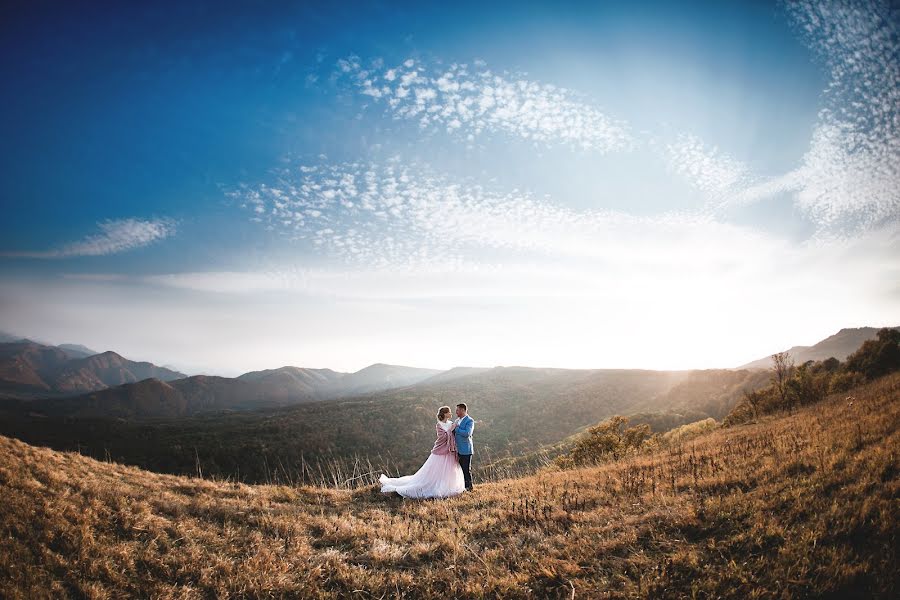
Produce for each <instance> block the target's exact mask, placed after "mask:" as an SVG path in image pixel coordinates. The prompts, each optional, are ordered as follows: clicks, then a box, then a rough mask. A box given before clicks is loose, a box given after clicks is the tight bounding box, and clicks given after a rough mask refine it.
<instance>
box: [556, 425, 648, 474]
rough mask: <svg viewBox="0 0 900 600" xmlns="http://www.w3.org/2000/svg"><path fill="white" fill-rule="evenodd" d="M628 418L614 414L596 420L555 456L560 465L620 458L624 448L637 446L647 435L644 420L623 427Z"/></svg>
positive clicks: (570, 465) (594, 462)
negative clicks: (631, 425)
mask: <svg viewBox="0 0 900 600" xmlns="http://www.w3.org/2000/svg"><path fill="white" fill-rule="evenodd" d="M627 424H628V419H627V418H626V417H622V416H619V415H616V416H614V417H611V418H609V419H607V420H606V421H603V422H602V423H599V424H597V425H595V426H593V427H591V428H590V429H588V431H587V435H586V436H585V437H583V438H581V439H580V440H578V441H577V442H576V443H575V446H574V447H573V448H572V450H570V451H569V453H568V454H566V455H563V456H560V457H558V458H557V459H556V464H557V465H558V466H560V467H562V468H573V467H579V466H584V465H595V464H599V463H602V462H606V461H608V460H617V459H619V458H622V457H623V456H625V454H627V453H628V452H630V451H632V450H635V449H637V448H640V446H641V445H642V444H643V443H644V441H645V440H646V439H647V438H648V437H650V426H649V425H647V424H646V423H644V424H642V425H637V426H636V427H626V425H627Z"/></svg>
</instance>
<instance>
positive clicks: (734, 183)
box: [663, 133, 753, 201]
mask: <svg viewBox="0 0 900 600" xmlns="http://www.w3.org/2000/svg"><path fill="white" fill-rule="evenodd" d="M663 148H664V153H665V156H666V158H667V161H668V165H669V168H670V169H671V171H672V172H674V173H676V174H677V175H679V176H680V177H682V178H683V179H685V180H686V181H687V182H688V183H690V184H691V185H692V186H694V187H695V188H697V189H698V190H700V191H701V192H703V193H704V194H706V195H707V196H708V197H709V198H710V199H711V200H719V201H721V200H723V199H724V198H725V197H727V196H728V195H729V194H734V193H735V192H737V191H740V190H742V189H744V188H745V187H746V186H748V185H749V184H750V182H751V181H752V179H753V177H752V174H751V172H750V169H749V168H748V167H747V166H746V165H745V164H744V163H742V162H741V161H739V160H737V159H735V158H734V157H732V156H730V155H728V154H726V153H724V152H722V151H720V150H719V149H718V148H717V147H715V146H712V147H710V146H708V145H707V144H704V143H703V141H702V140H701V139H700V138H699V137H697V136H696V135H692V134H688V133H683V134H681V135H679V136H678V138H677V140H675V141H674V142H671V143H668V144H665V145H664V146H663Z"/></svg>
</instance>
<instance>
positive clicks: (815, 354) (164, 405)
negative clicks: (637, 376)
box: [0, 327, 877, 419]
mask: <svg viewBox="0 0 900 600" xmlns="http://www.w3.org/2000/svg"><path fill="white" fill-rule="evenodd" d="M876 332H877V329H875V328H870V327H865V328H858V329H842V330H841V331H839V332H838V333H837V334H835V335H833V336H830V337H829V338H827V339H825V340H822V341H821V342H819V343H817V344H815V345H814V346H795V347H794V348H791V349H790V350H789V352H790V353H791V354H792V356H793V357H794V360H795V362H797V363H798V364H799V363H801V362H804V361H806V360H821V359H824V358H828V357H830V356H834V357H836V358H838V359H844V358H846V356H847V355H849V354H850V353H851V352H852V351H853V350H855V349H856V348H857V347H859V345H860V344H861V343H862V342H863V341H865V340H867V339H873V338H874V337H875V334H876ZM0 336H2V338H0V339H9V338H11V337H13V336H10V335H9V334H0ZM91 352H92V350H90V349H89V348H86V347H84V346H80V345H77V344H64V345H61V346H47V345H42V344H38V343H37V342H33V341H31V340H25V339H20V340H17V341H13V342H7V343H0V399H5V401H6V403H7V404H8V403H9V402H10V401H16V400H17V401H20V402H22V401H27V410H28V411H31V412H36V413H40V414H45V415H48V416H49V415H52V416H60V417H81V418H124V419H142V418H177V417H184V416H190V415H196V414H200V413H204V412H215V411H223V410H224V411H234V410H255V409H268V408H277V407H286V406H292V405H297V404H303V403H308V402H316V401H321V400H329V399H339V398H352V397H358V396H365V395H371V394H378V393H380V392H386V391H389V390H403V389H406V388H410V386H417V387H416V388H415V389H414V390H411V393H414V394H421V393H424V394H426V395H428V396H431V395H432V394H431V392H432V391H433V390H436V389H438V388H440V387H441V386H444V387H445V388H447V389H451V390H452V391H451V392H449V393H447V394H446V395H447V396H448V397H453V398H454V399H456V400H459V399H461V398H465V397H466V396H467V395H469V396H472V397H475V396H478V395H480V391H479V390H481V389H483V388H484V387H485V386H488V387H490V388H492V389H496V388H497V386H498V385H499V384H498V383H497V382H498V381H501V380H503V378H504V377H512V380H515V381H516V386H519V388H517V389H520V390H521V391H520V392H518V393H520V394H524V395H528V394H530V393H531V391H532V390H534V389H542V390H545V392H546V393H547V394H548V397H555V396H557V395H558V394H559V393H562V392H561V391H560V390H562V391H566V393H569V394H575V395H577V394H578V393H579V391H578V390H579V386H580V385H582V383H580V382H582V381H584V378H585V375H584V374H585V373H594V374H596V373H601V372H604V370H602V369H601V370H572V369H537V368H525V367H498V368H494V369H487V368H477V367H456V368H453V369H450V370H446V371H440V370H435V369H421V368H414V367H406V366H399V365H388V364H382V363H379V364H374V365H371V366H368V367H366V368H364V369H362V370H360V371H357V372H355V373H341V372H338V371H333V370H331V369H309V368H302V367H295V366H284V367H280V368H277V369H266V370H261V371H252V372H248V373H245V374H243V375H240V376H239V377H233V378H232V377H219V376H213V375H193V376H190V377H189V376H187V375H185V374H183V373H180V372H178V371H174V370H171V369H167V368H165V367H158V366H156V365H154V364H152V363H149V362H135V361H131V360H128V359H126V358H124V357H122V356H121V355H119V354H117V353H115V352H112V351H107V352H102V353H95V354H90V353H91ZM770 362H771V359H770V358H764V359H760V360H757V361H753V362H751V363H748V364H747V365H744V366H743V367H740V368H739V370H738V372H739V373H740V372H743V371H747V370H750V371H752V370H761V369H768V367H769V363H770ZM635 372H637V373H654V372H652V371H635ZM712 372H715V373H716V375H715V376H708V375H707V376H704V375H703V373H712ZM511 374H514V376H513V375H511ZM673 377H674V375H673ZM679 377H687V378H688V379H689V380H690V385H688V387H687V389H689V390H691V391H690V393H689V400H690V402H688V401H687V400H688V399H686V398H681V399H680V400H679V399H678V398H677V387H673V386H677V384H678V383H679V381H676V380H675V379H677V377H675V379H672V380H671V385H669V386H668V387H667V388H666V389H665V390H657V391H655V392H654V393H655V394H659V393H662V392H667V393H672V394H675V395H674V396H673V397H672V403H671V406H672V409H673V410H674V409H676V408H679V407H680V408H684V409H687V408H690V409H691V410H694V411H697V412H699V413H704V414H708V415H712V416H716V417H719V416H721V413H722V411H723V407H727V408H730V407H728V403H729V402H731V401H732V400H734V398H735V394H734V389H733V386H737V387H738V388H740V389H743V388H744V387H746V386H745V383H746V381H745V379H746V376H744V375H737V376H736V381H737V382H738V383H733V382H732V383H729V382H728V381H727V379H728V378H727V377H726V376H725V375H724V374H722V373H721V372H720V371H718V370H714V371H691V372H688V371H684V372H681V375H680V376H679ZM704 377H707V378H708V379H709V381H708V382H706V383H704V382H703V378H704ZM488 380H489V381H490V383H487V382H488ZM454 382H456V383H457V385H454ZM704 386H705V387H704ZM501 387H502V386H501ZM670 388H671V389H670ZM700 388H704V389H705V390H706V391H704V392H703V394H702V398H701V397H698V396H697V390H698V389H700ZM707 388H708V389H707ZM506 393H507V394H511V395H512V396H515V395H516V394H517V392H516V389H508V390H507V391H506ZM698 402H699V404H700V405H702V406H700V405H698V404H697V403H698ZM23 408H26V407H23ZM633 408H635V409H636V410H642V409H641V408H640V407H638V406H635V407H633Z"/></svg>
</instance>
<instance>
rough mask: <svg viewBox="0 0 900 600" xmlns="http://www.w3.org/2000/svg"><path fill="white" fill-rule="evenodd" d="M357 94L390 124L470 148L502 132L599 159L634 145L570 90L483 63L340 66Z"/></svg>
mask: <svg viewBox="0 0 900 600" xmlns="http://www.w3.org/2000/svg"><path fill="white" fill-rule="evenodd" d="M338 71H339V73H340V74H341V75H343V76H347V77H350V80H351V81H352V82H353V85H354V86H355V87H356V89H357V90H358V91H359V93H360V94H363V95H365V96H368V97H370V98H371V99H372V100H374V101H376V102H379V103H383V104H384V105H386V107H387V110H388V111H389V113H390V114H391V115H392V116H393V117H394V118H395V119H406V120H411V121H415V122H417V123H418V124H419V126H420V127H421V128H423V129H428V128H436V129H444V130H446V131H447V132H448V133H451V134H454V135H458V136H461V137H463V138H464V139H466V140H469V141H473V140H474V139H475V138H476V137H478V136H480V135H483V134H487V133H493V134H496V133H503V134H508V135H512V136H515V137H518V138H521V139H524V140H528V141H533V142H536V143H539V144H542V145H548V146H552V145H567V146H571V147H575V148H579V149H582V150H590V151H596V152H599V153H604V152H612V151H619V150H625V149H628V148H629V147H631V145H632V144H633V141H634V140H633V138H632V135H631V133H630V132H629V128H628V125H627V124H626V123H625V122H624V121H621V120H618V119H615V118H613V117H611V116H609V115H607V114H606V113H604V112H603V111H601V110H600V109H599V108H597V107H596V106H595V105H594V104H593V103H590V102H587V101H585V100H584V99H582V98H580V97H579V96H578V95H576V94H575V93H574V92H572V91H571V90H568V89H566V88H562V87H557V86H554V85H551V84H546V83H540V82H537V81H532V80H530V79H527V78H526V77H524V76H520V75H516V74H510V73H495V72H493V71H491V70H490V69H488V68H487V66H486V65H485V64H484V63H483V62H481V61H476V62H475V63H474V64H472V65H467V64H457V63H454V64H451V65H450V66H449V67H446V68H444V67H441V66H439V65H430V64H427V63H423V62H421V61H417V60H415V59H411V58H410V59H407V60H405V61H404V62H403V63H401V64H399V65H397V66H393V67H385V66H384V65H383V61H382V60H381V59H376V60H374V61H372V63H371V64H370V66H368V67H363V65H362V64H361V62H360V59H359V58H357V57H350V58H348V59H342V60H340V61H338Z"/></svg>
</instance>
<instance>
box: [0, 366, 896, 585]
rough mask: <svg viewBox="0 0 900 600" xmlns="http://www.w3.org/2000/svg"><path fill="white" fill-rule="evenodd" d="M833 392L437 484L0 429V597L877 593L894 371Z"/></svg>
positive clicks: (890, 516) (892, 440)
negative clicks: (154, 455)
mask: <svg viewBox="0 0 900 600" xmlns="http://www.w3.org/2000/svg"><path fill="white" fill-rule="evenodd" d="M852 396H854V398H853V399H852V401H851V400H849V399H848V398H846V397H845V396H841V397H832V398H830V399H828V400H826V401H825V402H823V403H820V404H818V405H814V406H810V407H807V408H805V409H803V410H801V411H799V412H797V413H795V414H793V415H790V416H778V417H768V418H766V419H764V420H763V421H761V422H760V423H757V424H753V425H747V426H741V427H736V428H731V429H721V430H717V431H715V432H712V433H710V434H708V435H705V436H703V437H700V438H696V439H695V440H693V441H690V442H688V443H686V444H685V445H684V446H679V447H675V448H670V449H666V450H662V451H657V452H655V453H652V454H646V455H639V456H634V457H631V458H629V459H627V460H625V461H622V462H620V463H616V464H611V465H606V466H602V467H598V468H593V469H584V470H578V471H569V472H549V473H544V474H542V475H541V476H539V477H531V478H524V479H516V480H507V481H502V482H498V483H493V484H484V485H481V486H479V487H478V488H477V489H476V491H475V493H473V494H470V495H465V496H463V497H461V498H455V499H451V500H446V501H418V502H416V501H408V500H402V499H399V498H391V497H385V496H382V495H381V494H379V493H377V491H376V490H375V489H373V488H365V489H361V490H357V491H356V492H353V493H351V492H344V491H333V490H326V489H320V488H288V487H274V486H247V485H242V484H227V483H216V482H210V481H203V480H197V479H188V478H183V477H176V476H170V475H158V474H153V473H149V472H145V471H141V470H138V469H135V468H132V467H125V466H122V465H117V464H106V463H101V462H96V461H94V460H91V459H88V458H86V457H82V456H79V455H78V454H71V453H59V452H54V451H51V450H47V449H42V448H35V447H32V446H28V445H26V444H24V443H22V442H19V441H16V440H12V439H9V438H0V495H2V498H3V510H2V511H0V596H2V597H8V598H26V597H28V598H31V597H42V596H52V597H61V596H65V595H69V596H73V597H81V596H87V597H105V596H109V595H121V594H128V595H135V596H143V597H147V596H158V597H213V596H228V595H232V596H276V597H277V596H301V597H310V598H313V597H331V596H333V595H334V594H340V595H342V596H344V597H360V598H369V597H375V598H378V597H383V596H384V597H387V596H393V595H401V594H402V595H405V596H408V597H433V596H444V597H497V596H501V597H529V596H532V597H541V598H544V597H554V596H560V597H569V595H570V594H571V593H572V590H575V592H576V596H577V597H651V598H665V597H686V596H687V597H690V596H691V595H692V594H695V595H697V596H699V597H708V596H726V597H751V598H752V597H775V596H777V597H785V598H789V597H810V596H817V597H818V596H833V597H841V598H845V597H853V596H859V597H884V598H888V597H896V594H897V593H898V592H900V589H898V587H900V581H898V579H900V576H898V572H897V569H896V565H897V561H898V559H900V557H898V556H897V548H898V547H900V544H898V529H900V505H898V503H897V498H898V497H900V465H898V460H900V456H898V451H900V374H895V375H893V376H891V377H888V378H885V379H882V380H880V381H876V382H874V383H872V384H869V385H867V386H865V387H863V388H860V389H858V390H855V391H854V392H852ZM851 402H852V403H851ZM476 477H477V474H476Z"/></svg>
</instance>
